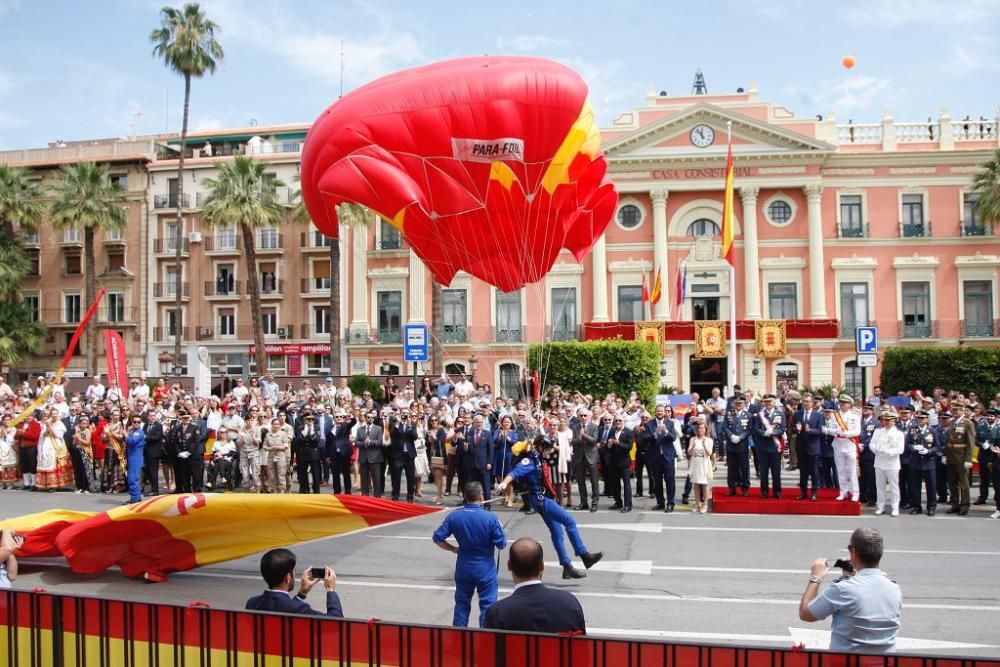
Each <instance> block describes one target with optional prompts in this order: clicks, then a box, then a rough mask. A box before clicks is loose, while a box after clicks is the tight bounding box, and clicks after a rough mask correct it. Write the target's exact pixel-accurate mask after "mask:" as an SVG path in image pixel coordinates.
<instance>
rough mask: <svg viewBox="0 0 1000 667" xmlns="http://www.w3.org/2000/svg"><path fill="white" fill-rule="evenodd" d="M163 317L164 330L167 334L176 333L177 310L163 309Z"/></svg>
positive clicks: (173, 334) (172, 334) (174, 334)
mask: <svg viewBox="0 0 1000 667" xmlns="http://www.w3.org/2000/svg"><path fill="white" fill-rule="evenodd" d="M163 319H164V321H165V322H166V325H167V326H166V330H167V335H168V336H176V335H177V311H176V310H165V311H163Z"/></svg>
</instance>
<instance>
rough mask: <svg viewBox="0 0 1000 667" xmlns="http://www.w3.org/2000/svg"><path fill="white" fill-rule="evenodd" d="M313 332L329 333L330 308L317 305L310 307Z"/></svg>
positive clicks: (315, 333) (318, 333)
mask: <svg viewBox="0 0 1000 667" xmlns="http://www.w3.org/2000/svg"><path fill="white" fill-rule="evenodd" d="M312 321H313V322H312V323H313V334H314V335H317V336H322V335H327V336H329V335H330V308H329V307H326V306H324V307H317V308H313V309H312Z"/></svg>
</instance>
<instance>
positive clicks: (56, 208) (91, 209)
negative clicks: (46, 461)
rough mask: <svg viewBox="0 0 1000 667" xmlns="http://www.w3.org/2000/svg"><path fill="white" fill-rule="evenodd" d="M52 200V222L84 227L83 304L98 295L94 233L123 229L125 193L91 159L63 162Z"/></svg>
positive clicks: (93, 361)
mask: <svg viewBox="0 0 1000 667" xmlns="http://www.w3.org/2000/svg"><path fill="white" fill-rule="evenodd" d="M60 171H61V173H60V180H59V182H58V183H57V184H56V187H55V197H56V199H55V201H54V202H52V224H53V225H54V226H55V227H56V228H58V229H66V228H76V229H82V230H83V254H84V258H85V264H86V267H85V268H84V276H85V279H84V289H83V292H84V297H83V299H84V304H90V303H93V301H94V298H95V297H96V296H97V266H96V259H95V258H94V232H95V231H97V230H101V231H103V232H107V231H110V230H113V229H125V226H126V225H127V224H128V215H127V213H126V212H125V208H124V207H123V206H122V204H123V203H124V202H125V193H124V191H123V190H122V189H121V187H119V186H118V185H117V184H115V185H113V184H112V183H111V179H110V178H109V177H108V169H107V167H105V166H102V165H98V164H94V163H93V162H78V163H76V164H70V165H65V166H63V168H62V169H61V170H60ZM87 372H88V373H89V374H90V375H96V374H97V335H96V334H94V329H93V327H92V326H91V325H87Z"/></svg>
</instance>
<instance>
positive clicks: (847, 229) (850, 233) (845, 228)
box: [837, 222, 871, 239]
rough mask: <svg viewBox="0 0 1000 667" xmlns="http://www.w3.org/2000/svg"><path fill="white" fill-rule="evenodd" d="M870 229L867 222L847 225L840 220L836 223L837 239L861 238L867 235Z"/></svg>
mask: <svg viewBox="0 0 1000 667" xmlns="http://www.w3.org/2000/svg"><path fill="white" fill-rule="evenodd" d="M870 235H871V234H870V229H869V226H868V223H867V222H864V223H861V224H860V225H849V224H845V223H843V222H841V223H840V224H838V225H837V238H838V239H863V238H867V237H869V236H870Z"/></svg>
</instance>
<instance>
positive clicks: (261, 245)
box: [255, 232, 285, 254]
mask: <svg viewBox="0 0 1000 667" xmlns="http://www.w3.org/2000/svg"><path fill="white" fill-rule="evenodd" d="M255 241H256V244H257V254H266V253H272V252H283V250H284V247H285V235H284V234H277V233H273V232H268V233H266V234H265V233H261V232H258V233H257V238H256V239H255Z"/></svg>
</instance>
